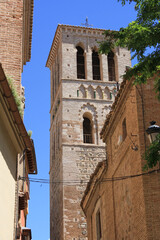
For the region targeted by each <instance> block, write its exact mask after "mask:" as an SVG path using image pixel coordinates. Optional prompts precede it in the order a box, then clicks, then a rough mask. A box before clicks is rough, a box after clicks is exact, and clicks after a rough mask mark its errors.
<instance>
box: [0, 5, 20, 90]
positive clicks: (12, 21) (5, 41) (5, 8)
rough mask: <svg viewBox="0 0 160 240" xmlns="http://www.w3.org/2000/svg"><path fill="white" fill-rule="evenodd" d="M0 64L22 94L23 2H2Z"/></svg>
mask: <svg viewBox="0 0 160 240" xmlns="http://www.w3.org/2000/svg"><path fill="white" fill-rule="evenodd" d="M0 23H1V24H0V62H1V63H2V66H3V69H4V70H5V73H6V75H7V76H10V77H12V78H13V80H14V84H15V86H16V87H17V91H18V93H19V94H21V70H22V27H23V1H21V0H8V1H3V0H2V1H0Z"/></svg>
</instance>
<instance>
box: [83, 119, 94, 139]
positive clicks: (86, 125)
mask: <svg viewBox="0 0 160 240" xmlns="http://www.w3.org/2000/svg"><path fill="white" fill-rule="evenodd" d="M83 142H84V143H93V137H92V123H91V120H90V119H89V118H88V117H85V116H84V117H83Z"/></svg>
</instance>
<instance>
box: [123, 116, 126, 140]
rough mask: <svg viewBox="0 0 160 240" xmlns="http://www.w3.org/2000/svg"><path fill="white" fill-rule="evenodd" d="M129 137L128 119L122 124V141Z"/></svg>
mask: <svg viewBox="0 0 160 240" xmlns="http://www.w3.org/2000/svg"><path fill="white" fill-rule="evenodd" d="M126 137H127V126H126V118H125V119H124V120H123V122H122V140H123V141H124V140H125V138H126Z"/></svg>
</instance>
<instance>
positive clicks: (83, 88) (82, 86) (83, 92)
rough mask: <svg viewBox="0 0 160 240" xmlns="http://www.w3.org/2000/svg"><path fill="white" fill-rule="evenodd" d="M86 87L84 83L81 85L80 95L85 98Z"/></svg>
mask: <svg viewBox="0 0 160 240" xmlns="http://www.w3.org/2000/svg"><path fill="white" fill-rule="evenodd" d="M85 90H86V89H85V87H84V85H83V84H81V86H80V87H79V96H80V97H81V98H85V94H86V93H85Z"/></svg>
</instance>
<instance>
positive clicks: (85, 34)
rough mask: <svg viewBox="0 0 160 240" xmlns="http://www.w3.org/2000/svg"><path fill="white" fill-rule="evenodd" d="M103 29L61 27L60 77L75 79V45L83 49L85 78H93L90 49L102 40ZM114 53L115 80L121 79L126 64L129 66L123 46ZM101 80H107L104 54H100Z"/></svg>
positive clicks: (96, 48)
mask: <svg viewBox="0 0 160 240" xmlns="http://www.w3.org/2000/svg"><path fill="white" fill-rule="evenodd" d="M102 33H103V31H102V30H100V31H98V30H97V31H89V30H84V31H83V30H77V31H74V30H71V29H70V28H62V41H63V43H62V78H63V79H77V64H76V54H77V49H76V46H80V47H82V48H83V49H84V56H85V62H86V68H85V70H86V71H85V72H86V74H85V75H86V77H85V78H86V79H88V80H93V76H92V50H93V49H95V50H96V51H97V50H98V47H99V44H98V42H101V41H103V40H104V36H103V35H102ZM114 53H115V65H116V77H117V79H116V81H120V82H121V81H122V80H123V79H122V75H123V74H124V72H125V68H126V66H131V57H130V52H129V51H128V50H127V49H125V48H123V49H122V48H117V49H115V50H114ZM100 66H101V80H102V81H105V82H106V81H109V79H108V62H107V56H106V55H104V54H103V55H100Z"/></svg>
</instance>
